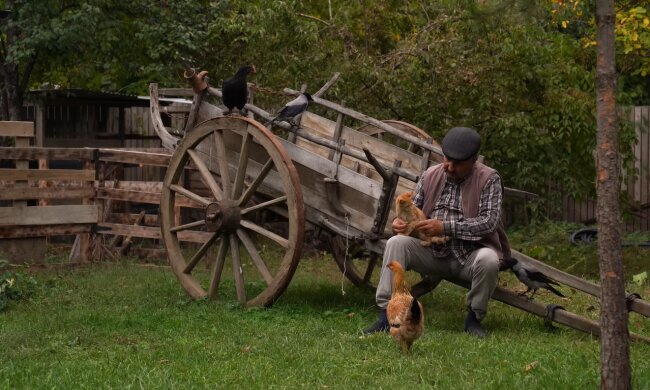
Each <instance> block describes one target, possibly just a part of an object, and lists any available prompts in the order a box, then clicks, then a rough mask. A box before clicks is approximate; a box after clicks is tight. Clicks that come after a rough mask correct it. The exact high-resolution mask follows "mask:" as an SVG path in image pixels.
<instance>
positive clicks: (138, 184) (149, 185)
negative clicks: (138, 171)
mask: <svg viewBox="0 0 650 390" xmlns="http://www.w3.org/2000/svg"><path fill="white" fill-rule="evenodd" d="M103 188H115V189H121V190H131V191H145V192H157V193H160V192H161V191H162V188H163V186H162V182H161V181H135V180H120V181H117V180H116V181H115V182H112V181H111V182H106V183H104V187H103Z"/></svg>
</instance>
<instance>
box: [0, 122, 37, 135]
mask: <svg viewBox="0 0 650 390" xmlns="http://www.w3.org/2000/svg"><path fill="white" fill-rule="evenodd" d="M0 137H30V138H31V137H34V122H17V121H0Z"/></svg>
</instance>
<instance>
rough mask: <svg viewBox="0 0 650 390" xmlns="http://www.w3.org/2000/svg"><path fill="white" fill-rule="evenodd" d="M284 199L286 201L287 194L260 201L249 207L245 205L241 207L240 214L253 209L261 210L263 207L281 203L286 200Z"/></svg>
mask: <svg viewBox="0 0 650 390" xmlns="http://www.w3.org/2000/svg"><path fill="white" fill-rule="evenodd" d="M286 201H287V196H286V195H283V196H281V197H279V198H275V199H271V200H269V201H266V202H263V203H260V204H256V205H255V206H251V207H247V208H245V209H242V211H241V214H242V215H245V214H248V213H251V212H253V211H257V210H262V209H265V208H267V207H270V206H273V205H276V204H278V203H283V202H286Z"/></svg>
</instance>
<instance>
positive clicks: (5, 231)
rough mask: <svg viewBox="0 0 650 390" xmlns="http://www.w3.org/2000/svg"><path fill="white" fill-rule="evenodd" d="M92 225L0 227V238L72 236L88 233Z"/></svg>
mask: <svg viewBox="0 0 650 390" xmlns="http://www.w3.org/2000/svg"><path fill="white" fill-rule="evenodd" d="M92 228H93V225H92V224H86V225H71V224H63V225H46V226H14V225H12V226H0V238H28V237H48V236H72V235H76V234H81V233H90V232H91V231H92Z"/></svg>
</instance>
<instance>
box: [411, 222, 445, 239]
mask: <svg viewBox="0 0 650 390" xmlns="http://www.w3.org/2000/svg"><path fill="white" fill-rule="evenodd" d="M413 230H415V231H418V232H421V233H424V234H425V235H427V236H442V235H444V234H445V232H444V227H443V225H442V221H441V220H439V219H425V220H424V221H419V222H415V223H414V224H413Z"/></svg>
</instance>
